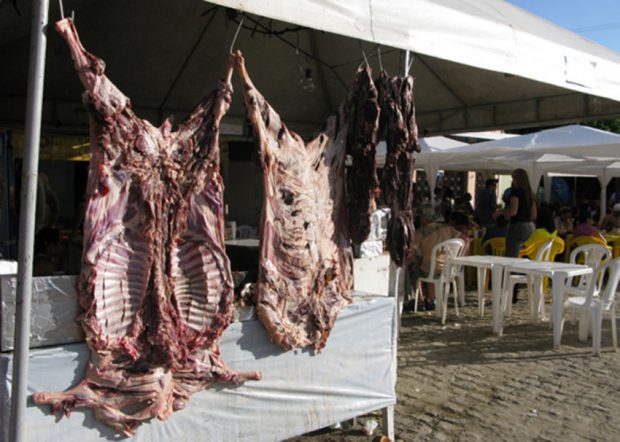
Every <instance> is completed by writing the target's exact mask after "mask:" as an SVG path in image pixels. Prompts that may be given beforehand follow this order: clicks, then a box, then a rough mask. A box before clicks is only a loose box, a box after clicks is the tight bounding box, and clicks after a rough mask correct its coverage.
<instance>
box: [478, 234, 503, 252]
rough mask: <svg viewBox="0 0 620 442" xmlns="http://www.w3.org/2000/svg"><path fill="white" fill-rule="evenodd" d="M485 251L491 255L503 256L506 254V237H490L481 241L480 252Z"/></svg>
mask: <svg viewBox="0 0 620 442" xmlns="http://www.w3.org/2000/svg"><path fill="white" fill-rule="evenodd" d="M487 251H489V252H491V255H493V256H504V255H505V254H506V238H502V237H499V238H491V239H487V240H486V241H485V242H483V243H482V253H484V254H485V255H486V254H487Z"/></svg>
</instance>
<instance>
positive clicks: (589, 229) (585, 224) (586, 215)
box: [573, 206, 607, 243]
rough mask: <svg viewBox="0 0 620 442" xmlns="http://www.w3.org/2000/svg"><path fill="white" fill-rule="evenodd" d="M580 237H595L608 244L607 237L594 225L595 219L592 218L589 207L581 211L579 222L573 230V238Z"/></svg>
mask: <svg viewBox="0 0 620 442" xmlns="http://www.w3.org/2000/svg"><path fill="white" fill-rule="evenodd" d="M580 236H593V237H595V238H600V239H601V240H602V241H603V242H604V243H607V241H606V240H605V237H604V236H603V235H602V234H601V232H600V231H599V230H598V229H597V228H596V226H595V225H594V218H593V217H592V212H591V211H590V208H589V206H587V207H582V208H581V209H580V212H579V218H578V222H577V225H576V226H575V229H574V230H573V238H578V237H580Z"/></svg>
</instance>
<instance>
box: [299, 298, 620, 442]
mask: <svg viewBox="0 0 620 442" xmlns="http://www.w3.org/2000/svg"><path fill="white" fill-rule="evenodd" d="M521 299H523V296H522V297H521ZM550 307H551V306H550V305H548V306H547V312H548V313H549V312H550ZM490 315H491V312H490V306H489V308H488V309H487V311H486V312H485V316H484V317H483V318H481V317H480V316H478V312H477V307H476V301H475V299H474V298H473V297H471V296H470V297H468V299H467V306H466V307H464V308H461V315H460V317H458V318H457V317H456V315H455V314H454V310H453V309H452V308H450V310H449V312H448V320H447V322H446V325H445V326H442V325H441V324H440V323H439V321H438V320H437V319H436V318H435V317H434V316H433V315H432V314H431V313H430V312H418V313H415V314H414V313H412V312H406V313H404V314H403V319H402V328H401V333H400V338H399V345H398V382H397V385H396V392H397V401H398V402H397V405H396V407H395V432H396V440H402V441H416V440H432V441H435V440H437V441H444V440H449V441H451V440H459V441H460V440H463V441H491V440H492V441H496V440H499V441H503V440H505V441H529V440H535V441H583V440H590V441H618V440H620V353H615V352H614V351H613V349H612V347H611V330H610V322H609V319H605V320H604V322H603V341H602V345H603V348H602V352H601V355H600V356H594V355H593V354H592V346H591V341H588V342H580V341H579V340H578V339H577V325H572V324H570V322H569V321H566V323H565V326H564V333H563V335H562V347H561V348H560V349H557V350H554V349H553V342H552V339H553V338H552V330H551V327H550V324H549V323H548V322H546V323H545V322H543V323H539V324H532V323H531V321H530V319H529V315H528V309H527V302H526V301H521V302H519V303H518V304H516V306H515V308H514V310H513V315H512V317H511V318H509V319H508V320H507V322H506V325H505V327H504V336H502V337H501V338H497V337H495V336H494V335H493V334H492V332H491V317H490ZM369 419H374V420H376V421H378V422H381V415H380V414H374V415H369V416H363V417H360V418H358V419H357V421H356V422H355V423H353V422H345V423H343V424H342V426H343V428H342V429H339V430H334V429H324V430H321V431H318V432H315V433H313V434H309V435H305V436H302V437H298V438H294V439H290V441H296V442H314V441H317V442H318V441H370V440H379V439H380V436H381V430H380V428H378V429H377V430H376V431H375V432H374V434H373V435H372V436H367V435H365V434H364V432H363V431H362V426H363V425H364V424H365V423H366V421H367V420H369Z"/></svg>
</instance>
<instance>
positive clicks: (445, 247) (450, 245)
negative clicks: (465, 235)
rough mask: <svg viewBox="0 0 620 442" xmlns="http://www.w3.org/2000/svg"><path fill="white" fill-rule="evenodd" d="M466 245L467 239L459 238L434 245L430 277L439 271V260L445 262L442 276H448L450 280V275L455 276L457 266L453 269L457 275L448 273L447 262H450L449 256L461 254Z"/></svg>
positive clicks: (454, 256) (453, 256)
mask: <svg viewBox="0 0 620 442" xmlns="http://www.w3.org/2000/svg"><path fill="white" fill-rule="evenodd" d="M464 247H465V241H463V240H462V239H459V238H454V239H448V240H446V241H443V242H440V243H439V244H437V245H436V246H435V247H433V251H432V258H431V267H430V270H429V277H431V278H432V277H434V275H435V274H436V273H437V267H438V263H439V262H442V264H443V268H442V269H441V274H442V276H444V277H445V278H448V280H449V279H450V276H455V275H456V268H454V269H453V270H452V271H453V272H454V273H455V275H448V273H447V271H448V266H447V265H446V263H447V262H448V258H456V257H457V256H461V253H462V252H463V249H464Z"/></svg>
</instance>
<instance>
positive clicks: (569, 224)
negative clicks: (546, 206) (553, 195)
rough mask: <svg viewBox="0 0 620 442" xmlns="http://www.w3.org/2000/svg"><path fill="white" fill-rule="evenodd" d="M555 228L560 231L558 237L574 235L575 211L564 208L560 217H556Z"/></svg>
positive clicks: (559, 214)
mask: <svg viewBox="0 0 620 442" xmlns="http://www.w3.org/2000/svg"><path fill="white" fill-rule="evenodd" d="M555 228H556V229H557V231H558V235H560V236H562V237H565V236H566V235H570V234H572V233H573V229H574V228H575V223H574V222H573V210H572V209H571V208H570V207H568V206H564V207H562V208H561V209H560V212H559V213H558V216H556V217H555Z"/></svg>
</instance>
